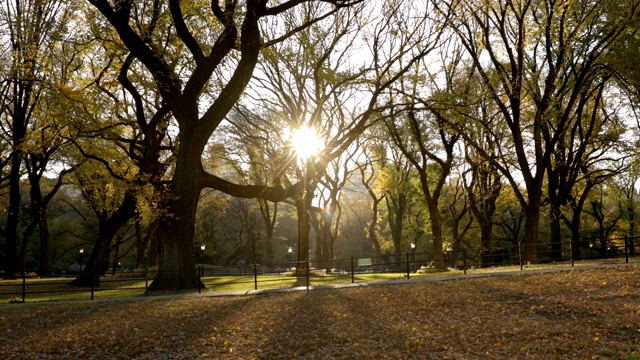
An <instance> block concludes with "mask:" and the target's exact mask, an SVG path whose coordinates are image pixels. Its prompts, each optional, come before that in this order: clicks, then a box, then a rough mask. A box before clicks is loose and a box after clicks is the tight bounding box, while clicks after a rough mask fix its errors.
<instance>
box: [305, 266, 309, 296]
mask: <svg viewBox="0 0 640 360" xmlns="http://www.w3.org/2000/svg"><path fill="white" fill-rule="evenodd" d="M306 265H307V290H309V258H307V260H306Z"/></svg>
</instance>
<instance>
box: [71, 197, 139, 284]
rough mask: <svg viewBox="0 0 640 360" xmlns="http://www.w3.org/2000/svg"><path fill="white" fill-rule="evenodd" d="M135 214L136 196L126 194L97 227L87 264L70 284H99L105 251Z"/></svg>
mask: <svg viewBox="0 0 640 360" xmlns="http://www.w3.org/2000/svg"><path fill="white" fill-rule="evenodd" d="M135 214H136V198H135V197H134V196H126V197H125V199H124V201H123V202H122V204H121V205H120V207H119V208H118V209H117V210H116V211H115V212H114V213H113V214H112V215H111V216H109V218H108V219H106V220H105V221H102V222H101V223H100V225H99V229H98V239H97V240H96V243H95V245H94V246H93V248H92V249H91V253H90V254H89V258H88V259H87V265H86V266H85V267H84V269H83V271H82V273H81V274H80V276H79V277H77V278H76V279H74V280H73V281H71V282H70V283H69V285H71V286H91V285H92V284H93V285H94V286H99V285H100V275H101V274H102V271H103V269H104V264H105V261H107V260H108V259H107V258H106V257H107V253H108V251H109V247H110V246H111V242H112V241H113V238H114V237H115V235H116V234H117V233H118V231H119V230H120V228H121V227H122V226H124V224H126V223H127V221H129V220H130V219H132V218H133V217H134V216H135Z"/></svg>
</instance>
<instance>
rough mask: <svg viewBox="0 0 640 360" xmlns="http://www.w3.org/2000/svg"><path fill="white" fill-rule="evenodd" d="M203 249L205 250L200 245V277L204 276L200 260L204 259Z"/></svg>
mask: <svg viewBox="0 0 640 360" xmlns="http://www.w3.org/2000/svg"><path fill="white" fill-rule="evenodd" d="M204 249H205V246H204V244H202V246H200V277H202V276H204V269H203V268H202V259H203V258H204Z"/></svg>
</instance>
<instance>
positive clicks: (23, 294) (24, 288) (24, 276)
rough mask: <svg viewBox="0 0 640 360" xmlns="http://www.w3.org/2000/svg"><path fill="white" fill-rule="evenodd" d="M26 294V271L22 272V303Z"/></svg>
mask: <svg viewBox="0 0 640 360" xmlns="http://www.w3.org/2000/svg"><path fill="white" fill-rule="evenodd" d="M26 296H27V272H26V271H23V272H22V302H23V303H24V301H25V298H26Z"/></svg>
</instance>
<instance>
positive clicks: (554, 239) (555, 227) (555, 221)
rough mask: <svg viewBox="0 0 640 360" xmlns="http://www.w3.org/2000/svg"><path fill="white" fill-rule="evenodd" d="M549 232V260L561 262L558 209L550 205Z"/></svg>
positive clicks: (560, 234) (560, 231)
mask: <svg viewBox="0 0 640 360" xmlns="http://www.w3.org/2000/svg"><path fill="white" fill-rule="evenodd" d="M549 216H550V219H549V221H550V230H551V260H553V261H562V230H561V227H560V209H559V208H557V206H556V205H555V204H553V202H552V203H551V212H550V214H549Z"/></svg>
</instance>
